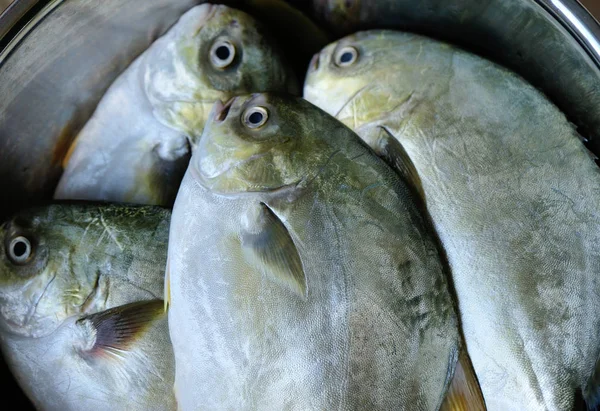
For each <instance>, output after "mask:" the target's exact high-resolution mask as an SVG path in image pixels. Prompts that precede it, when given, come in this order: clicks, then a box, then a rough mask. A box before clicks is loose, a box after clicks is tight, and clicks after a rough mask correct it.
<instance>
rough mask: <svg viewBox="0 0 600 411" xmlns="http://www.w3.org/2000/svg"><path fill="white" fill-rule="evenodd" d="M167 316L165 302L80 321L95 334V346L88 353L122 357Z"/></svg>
mask: <svg viewBox="0 0 600 411" xmlns="http://www.w3.org/2000/svg"><path fill="white" fill-rule="evenodd" d="M163 315H164V311H163V302H162V301H161V300H151V301H138V302H135V303H131V304H126V305H122V306H120V307H115V308H111V309H108V310H105V311H102V312H99V313H95V314H90V315H88V316H85V317H83V318H81V319H79V320H77V324H78V325H84V324H87V325H89V326H91V328H92V329H93V330H94V331H95V332H94V334H95V339H94V344H93V346H92V347H91V348H89V349H87V350H86V352H87V353H88V354H91V355H92V356H103V355H107V354H109V355H115V356H119V355H120V353H121V352H122V351H127V349H128V348H129V346H130V345H131V344H132V343H133V342H135V341H136V339H137V338H139V337H140V336H141V335H143V334H144V332H145V331H146V330H147V329H148V328H149V326H150V325H151V324H152V323H153V322H154V321H156V320H157V319H159V318H161V317H162V316H163Z"/></svg>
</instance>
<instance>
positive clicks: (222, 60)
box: [210, 40, 235, 69]
mask: <svg viewBox="0 0 600 411" xmlns="http://www.w3.org/2000/svg"><path fill="white" fill-rule="evenodd" d="M234 58H235V46H234V45H233V44H231V42H229V41H227V40H218V41H216V42H215V44H213V45H212V47H211V49H210V61H211V62H212V64H213V66H215V67H216V68H218V69H224V68H226V67H228V66H229V65H230V64H231V63H232V62H233V59H234Z"/></svg>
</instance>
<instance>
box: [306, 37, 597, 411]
mask: <svg viewBox="0 0 600 411" xmlns="http://www.w3.org/2000/svg"><path fill="white" fill-rule="evenodd" d="M348 47H350V48H353V49H354V50H357V54H358V58H356V59H355V62H354V63H352V64H348V65H346V66H345V67H340V66H339V65H338V64H336V56H337V58H338V59H339V58H340V53H342V52H343V51H344V50H348V49H347V48H348ZM338 61H339V60H338ZM304 96H305V98H306V99H308V100H309V101H311V102H312V103H314V104H316V105H317V106H319V107H321V108H322V109H324V110H325V111H327V112H329V113H332V114H335V115H336V117H337V118H338V119H339V120H341V121H342V122H344V123H345V124H346V125H348V126H350V127H351V128H353V129H354V130H355V131H356V132H357V133H358V134H359V135H360V136H361V137H362V138H363V139H364V140H365V142H367V143H368V144H369V145H370V146H371V147H372V148H374V150H375V151H376V152H378V153H379V154H380V155H381V156H382V157H384V158H385V159H386V160H387V161H388V162H390V163H393V161H394V152H393V151H390V150H388V149H387V146H386V144H387V142H386V141H385V139H384V140H380V136H381V133H380V130H381V128H384V129H385V130H387V131H388V132H389V133H390V134H391V135H392V139H389V140H388V142H389V141H393V140H394V139H395V140H396V141H397V142H399V143H400V145H401V146H402V147H403V149H405V150H406V152H407V153H408V155H409V156H410V158H411V159H412V161H413V163H414V165H415V167H416V168H417V171H418V174H419V176H420V179H421V182H422V187H423V191H424V195H425V201H426V203H427V207H428V210H429V212H430V214H431V216H432V218H433V221H434V224H435V227H436V231H437V232H438V234H439V236H440V238H441V241H442V244H443V245H444V248H445V250H446V253H447V255H448V259H449V262H450V265H451V269H452V275H453V280H454V286H455V289H456V292H457V295H458V301H459V313H460V316H461V323H462V326H463V330H464V333H465V340H466V344H467V347H468V351H469V354H470V355H471V359H472V361H473V365H474V368H475V371H476V373H477V376H478V378H479V382H480V384H481V388H482V390H483V394H484V397H485V400H486V404H487V406H488V407H489V409H492V410H493V409H531V410H542V409H552V410H570V409H571V408H572V406H573V402H574V398H575V396H576V392H577V390H579V389H581V390H583V392H584V395H586V396H587V397H588V400H590V399H592V398H593V396H594V395H597V394H594V393H597V392H598V387H597V386H596V385H595V384H593V382H591V381H592V380H591V379H590V377H591V376H592V374H593V372H594V367H597V365H596V364H597V360H598V358H599V354H600V336H599V334H598V333H597V330H598V329H599V327H600V300H599V299H598V298H597V297H598V295H600V281H599V279H598V277H597V273H598V271H599V269H600V250H599V249H598V244H600V242H599V240H600V238H599V236H600V234H599V230H598V226H599V218H598V214H597V204H598V196H599V194H600V184H599V180H598V168H597V166H596V165H595V164H594V161H593V160H592V158H591V156H590V154H589V152H587V150H586V148H585V147H584V146H583V144H582V143H581V137H580V136H579V135H578V134H577V132H576V130H575V128H574V126H573V125H572V124H570V123H569V122H568V121H567V120H566V119H565V116H564V114H563V113H562V112H560V111H559V110H558V109H557V108H556V107H555V106H554V105H553V104H552V103H550V102H549V101H548V100H547V99H546V98H545V97H544V96H543V95H542V94H541V93H539V92H538V91H537V90H535V89H534V88H533V87H532V86H531V85H529V84H527V83H526V82H525V81H524V80H523V79H521V78H520V77H518V76H517V75H515V74H514V73H512V72H510V71H508V70H506V69H503V68H501V67H499V66H497V65H495V64H493V63H491V62H488V61H486V60H484V59H481V58H479V57H476V56H474V55H470V54H468V53H466V52H464V51H461V50H459V49H458V48H455V47H453V46H450V45H447V44H444V43H440V42H435V41H433V40H430V39H427V38H425V37H420V36H417V35H413V34H407V33H400V32H392V31H375V30H374V31H367V32H362V33H357V34H355V35H353V36H348V37H346V38H344V39H342V40H340V41H339V42H336V43H333V44H331V45H329V46H328V47H327V48H325V49H324V50H323V51H321V52H320V53H319V54H318V56H317V57H315V59H314V60H313V64H312V66H311V68H309V72H308V76H307V79H306V83H305V88H304ZM590 405H593V402H592V403H591V404H590Z"/></svg>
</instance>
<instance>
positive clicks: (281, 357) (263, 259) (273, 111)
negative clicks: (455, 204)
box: [165, 94, 460, 410]
mask: <svg viewBox="0 0 600 411" xmlns="http://www.w3.org/2000/svg"><path fill="white" fill-rule="evenodd" d="M414 198H415V196H414V195H413V194H412V191H411V190H410V189H409V185H408V184H406V183H404V182H402V180H400V179H398V177H397V175H396V174H395V173H394V172H393V171H392V170H391V169H390V168H389V167H388V166H386V165H385V163H384V162H382V161H381V160H379V159H378V158H377V156H375V155H374V154H373V153H372V152H371V151H370V150H369V149H368V148H367V147H366V146H365V145H364V144H362V143H361V142H360V139H359V138H358V137H357V136H356V135H354V134H353V133H352V132H351V131H350V130H349V129H348V128H346V127H344V126H343V125H342V124H341V123H339V122H338V121H336V120H335V119H333V118H332V117H331V116H329V115H327V114H326V113H324V112H323V111H321V110H319V109H317V108H316V107H314V106H312V105H311V104H309V103H307V102H306V101H304V100H302V99H299V98H294V97H289V96H284V95H274V94H255V95H251V96H240V97H237V98H235V99H234V100H233V101H230V102H228V103H227V104H226V105H225V106H223V105H222V104H218V105H217V107H216V108H215V111H214V112H213V115H212V119H209V121H208V123H207V126H206V128H205V130H204V134H203V135H202V137H201V139H200V142H199V146H198V149H197V150H196V152H195V153H194V156H193V157H192V160H191V163H190V166H189V168H188V171H187V173H186V175H185V177H184V180H183V182H182V186H181V189H180V191H179V194H178V196H177V200H176V202H175V206H174V211H173V219H172V223H171V229H170V242H169V269H168V276H167V279H166V287H165V288H166V301H169V304H170V306H169V324H170V325H169V328H170V334H171V339H172V341H173V349H174V353H175V359H176V376H175V390H176V396H177V401H178V404H179V406H180V408H181V409H182V410H192V409H228V410H232V409H235V410H270V409H287V410H322V409H347V410H351V409H352V410H353V409H369V410H390V409H394V410H399V409H411V410H414V409H428V410H434V409H439V407H440V405H441V403H442V401H443V400H444V398H445V396H446V392H447V390H448V387H449V385H450V380H451V379H452V376H453V374H454V370H455V367H456V363H457V357H458V356H459V354H458V352H459V346H460V337H459V330H458V324H457V317H456V314H455V310H454V305H453V300H452V298H451V296H450V294H449V290H448V284H447V280H446V273H445V272H444V268H443V264H442V261H441V258H440V255H439V253H438V248H437V244H436V241H435V240H434V237H433V235H432V233H431V231H429V229H428V227H429V226H428V224H427V221H426V220H425V219H424V218H423V216H422V215H421V214H420V212H419V210H418V208H417V206H416V205H415V203H414V202H413V200H414Z"/></svg>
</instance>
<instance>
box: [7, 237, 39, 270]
mask: <svg viewBox="0 0 600 411" xmlns="http://www.w3.org/2000/svg"><path fill="white" fill-rule="evenodd" d="M32 255H33V247H32V246H31V241H29V240H28V239H27V238H26V237H23V236H18V237H15V238H13V239H12V240H11V241H10V243H9V245H8V258H9V259H10V260H11V261H12V262H13V263H15V264H25V263H27V262H28V261H29V260H30V258H31V256H32Z"/></svg>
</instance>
